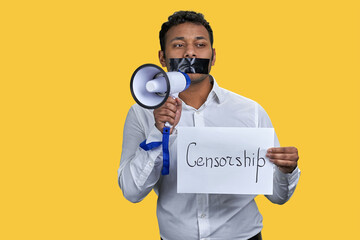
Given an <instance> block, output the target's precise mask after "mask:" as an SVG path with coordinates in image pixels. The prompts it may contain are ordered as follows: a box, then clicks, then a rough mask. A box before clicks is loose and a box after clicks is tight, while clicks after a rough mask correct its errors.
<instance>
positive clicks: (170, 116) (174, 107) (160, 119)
mask: <svg viewBox="0 0 360 240" xmlns="http://www.w3.org/2000/svg"><path fill="white" fill-rule="evenodd" d="M181 110H182V102H181V100H180V99H179V98H176V99H174V98H172V97H169V98H168V99H167V100H166V102H165V103H164V104H163V105H162V106H161V107H159V108H157V109H155V110H154V118H155V126H156V128H157V129H159V131H160V132H162V131H163V128H164V126H165V123H166V122H168V123H170V124H171V125H172V128H171V129H170V134H171V133H172V131H173V128H174V127H175V126H176V125H177V124H178V123H179V120H180V116H181Z"/></svg>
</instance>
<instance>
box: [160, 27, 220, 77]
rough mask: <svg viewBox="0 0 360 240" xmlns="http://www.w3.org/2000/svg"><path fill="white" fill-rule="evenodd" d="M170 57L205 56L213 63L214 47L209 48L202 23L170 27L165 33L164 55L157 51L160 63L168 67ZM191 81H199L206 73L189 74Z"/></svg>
mask: <svg viewBox="0 0 360 240" xmlns="http://www.w3.org/2000/svg"><path fill="white" fill-rule="evenodd" d="M170 58H207V59H212V61H211V62H210V64H209V72H210V68H211V66H213V65H214V64H215V58H216V56H215V49H212V48H211V43H210V39H209V33H208V31H207V30H206V28H205V27H204V26H203V25H198V24H194V23H190V22H187V23H182V24H179V25H177V26H174V27H171V28H170V29H169V31H168V32H167V33H166V35H165V55H164V52H163V51H159V59H160V63H161V65H162V66H163V67H167V69H170V65H169V62H170ZM189 76H190V79H191V81H192V83H196V82H201V81H202V80H204V79H205V78H206V77H207V76H208V74H198V73H190V74H189Z"/></svg>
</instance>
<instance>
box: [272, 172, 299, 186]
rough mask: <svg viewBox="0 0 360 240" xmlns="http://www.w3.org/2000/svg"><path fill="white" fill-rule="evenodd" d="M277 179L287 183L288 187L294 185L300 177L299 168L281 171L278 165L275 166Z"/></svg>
mask: <svg viewBox="0 0 360 240" xmlns="http://www.w3.org/2000/svg"><path fill="white" fill-rule="evenodd" d="M275 171H276V174H275V176H276V177H277V178H278V179H277V180H278V181H279V182H280V183H287V184H288V185H289V186H290V188H292V187H293V186H296V184H297V182H298V181H299V178H300V169H299V168H298V167H296V168H295V169H294V171H292V172H291V173H283V172H282V171H281V170H280V169H279V168H278V167H275Z"/></svg>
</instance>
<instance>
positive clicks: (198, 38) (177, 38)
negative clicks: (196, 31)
mask: <svg viewBox="0 0 360 240" xmlns="http://www.w3.org/2000/svg"><path fill="white" fill-rule="evenodd" d="M195 39H196V40H201V39H206V38H205V37H202V36H199V37H196V38H195ZM176 40H185V38H184V37H175V38H173V39H171V40H170V42H173V41H176Z"/></svg>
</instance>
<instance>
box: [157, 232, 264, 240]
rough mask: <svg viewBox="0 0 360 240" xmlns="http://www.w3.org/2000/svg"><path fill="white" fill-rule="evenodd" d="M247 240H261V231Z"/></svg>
mask: <svg viewBox="0 0 360 240" xmlns="http://www.w3.org/2000/svg"><path fill="white" fill-rule="evenodd" d="M160 239H161V240H163V239H162V238H160ZM249 240H262V237H261V232H259V233H258V234H256V235H255V236H253V237H251V238H249Z"/></svg>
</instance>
